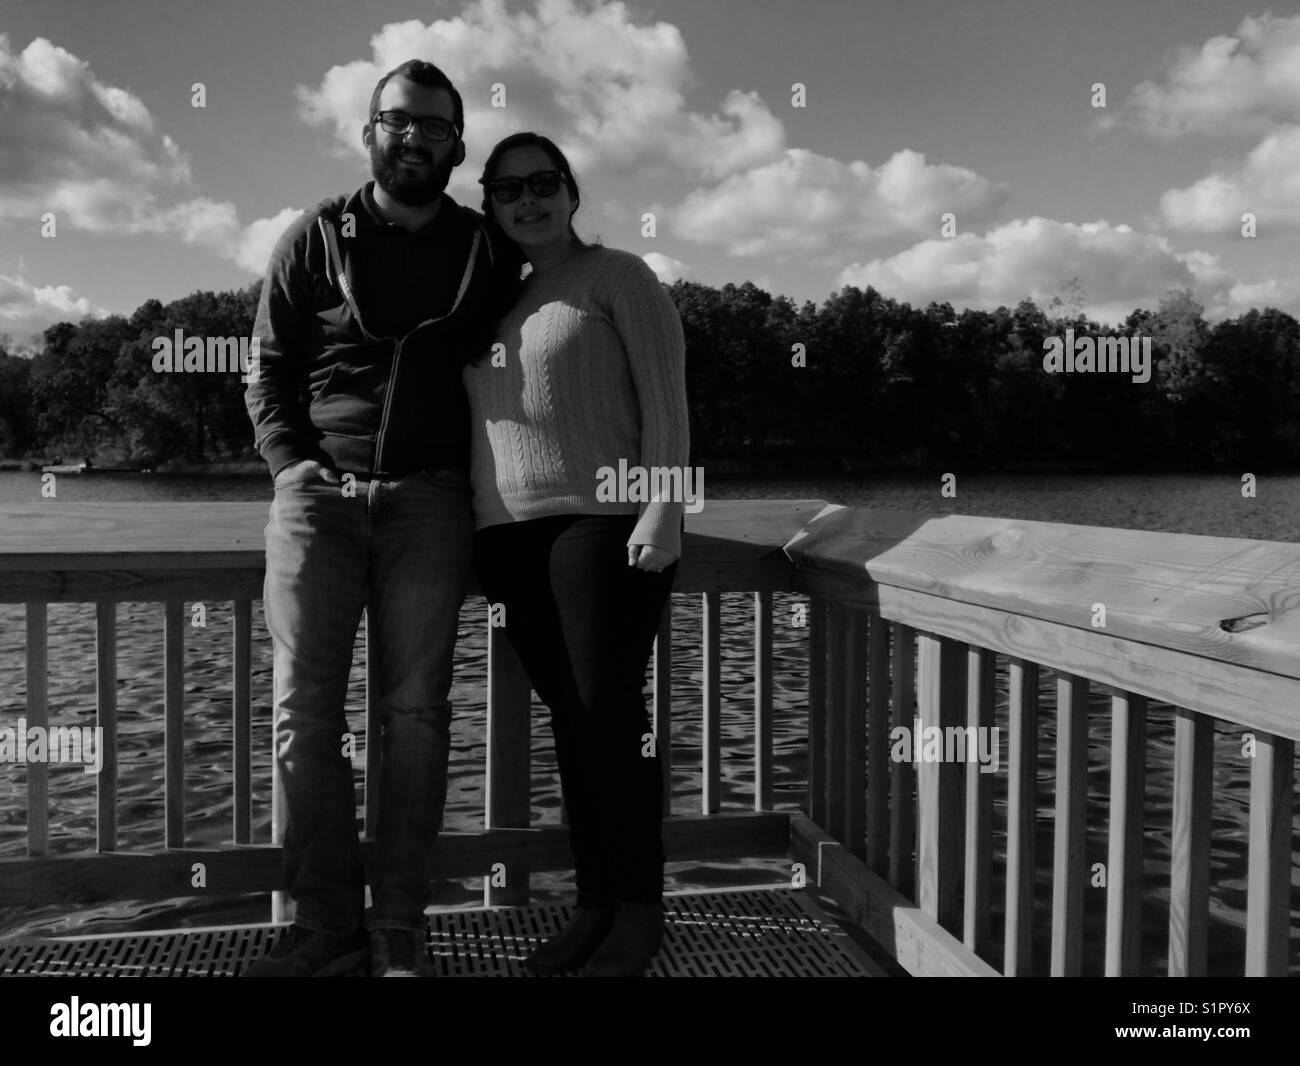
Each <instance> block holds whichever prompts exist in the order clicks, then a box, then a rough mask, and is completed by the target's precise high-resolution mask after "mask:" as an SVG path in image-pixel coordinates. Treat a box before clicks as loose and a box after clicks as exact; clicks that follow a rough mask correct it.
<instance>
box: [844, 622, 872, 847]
mask: <svg viewBox="0 0 1300 1066" xmlns="http://www.w3.org/2000/svg"><path fill="white" fill-rule="evenodd" d="M844 645H845V655H844V836H843V838H842V840H843V843H844V846H845V847H846V848H848V850H849V852H850V853H851V854H853V855H856V856H857V857H858V858H860V859H862V858H865V857H866V854H867V615H866V613H865V612H864V611H860V610H857V609H856V608H852V609H850V610H848V611H847V612H846V614H845V625H844Z"/></svg>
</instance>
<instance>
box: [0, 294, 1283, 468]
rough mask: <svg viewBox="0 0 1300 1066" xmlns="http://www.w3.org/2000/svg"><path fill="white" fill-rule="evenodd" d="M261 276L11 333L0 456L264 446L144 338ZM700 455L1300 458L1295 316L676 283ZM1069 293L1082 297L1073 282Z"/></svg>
mask: <svg viewBox="0 0 1300 1066" xmlns="http://www.w3.org/2000/svg"><path fill="white" fill-rule="evenodd" d="M260 288H261V282H260V281H259V282H255V283H254V284H252V285H250V286H248V287H247V288H245V289H240V290H236V291H231V292H221V293H211V292H196V293H194V294H192V295H190V296H187V297H184V298H183V299H180V300H175V301H173V302H172V303H169V304H165V305H164V304H162V303H161V302H160V301H158V300H149V301H147V302H146V303H145V304H143V305H142V306H141V307H140V308H139V309H137V310H136V311H135V313H134V314H132V315H131V316H130V317H123V316H112V317H109V318H103V319H93V318H87V319H83V320H82V321H81V322H80V323H79V324H73V323H70V322H60V323H58V324H57V325H54V326H51V327H50V328H49V329H47V330H46V331H45V332H44V334H43V337H42V340H43V345H42V347H41V349H40V351H39V352H38V353H37V354H35V355H34V356H32V357H30V358H28V357H22V356H18V355H15V354H12V353H11V352H10V351H8V350H6V348H5V346H4V344H3V343H0V458H6V459H24V458H27V459H32V458H49V457H52V456H55V455H63V456H78V457H79V456H82V455H89V456H93V457H94V458H95V459H96V461H97V462H100V463H101V464H102V463H103V462H104V460H108V461H117V462H125V463H129V464H132V465H142V466H151V467H155V468H157V467H160V466H162V467H165V464H166V463H167V462H168V461H180V462H182V463H185V464H190V465H194V464H204V463H211V462H231V461H235V462H238V461H242V460H255V459H256V455H255V453H254V451H253V433H252V427H251V425H250V423H249V421H248V417H247V415H246V413H245V410H244V404H243V384H242V382H241V381H240V377H239V374H237V373H228V374H217V373H167V374H164V373H157V372H155V371H154V370H153V366H152V362H153V355H154V350H155V349H154V346H153V342H154V341H155V339H156V338H159V337H168V338H170V337H172V336H173V335H174V334H175V332H176V331H177V330H181V331H183V333H184V334H185V335H186V336H208V337H239V336H244V337H249V336H251V333H252V328H253V318H254V315H255V312H256V308H257V300H258V294H259V292H260ZM668 292H669V294H670V296H671V297H672V299H673V302H674V304H675V305H676V307H677V309H678V312H679V313H680V315H681V319H682V326H683V329H684V331H685V336H686V354H687V358H686V373H687V394H688V397H689V400H690V408H691V450H692V457H691V461H692V463H693V464H697V465H704V466H710V465H712V467H713V468H714V469H717V470H734V471H736V472H743V473H772V472H787V473H814V472H827V471H855V470H889V469H922V468H926V469H930V468H933V467H934V466H940V467H942V468H944V469H959V470H966V471H970V470H981V469H1090V470H1151V469H1162V470H1176V469H1241V470H1255V469H1273V470H1277V469H1292V468H1296V467H1298V466H1300V417H1297V412H1300V324H1298V323H1297V321H1296V319H1295V318H1293V317H1291V316H1290V315H1288V314H1285V313H1284V312H1281V311H1277V310H1273V309H1266V310H1251V311H1248V312H1246V313H1244V314H1242V315H1240V316H1238V317H1236V318H1232V319H1225V320H1222V321H1219V322H1217V323H1214V324H1212V325H1211V324H1209V323H1207V322H1206V320H1205V318H1204V314H1203V308H1202V307H1200V306H1199V305H1198V304H1197V303H1196V302H1195V301H1194V299H1193V298H1192V296H1191V294H1190V293H1189V292H1186V291H1180V292H1172V293H1169V294H1168V295H1166V296H1165V297H1164V298H1163V299H1162V300H1161V301H1160V303H1159V306H1158V307H1157V308H1156V309H1155V310H1141V309H1139V310H1135V311H1133V312H1132V313H1131V314H1130V315H1129V316H1128V318H1127V319H1126V320H1125V322H1124V323H1123V325H1122V326H1121V327H1118V328H1113V329H1111V328H1104V327H1103V326H1101V325H1100V324H1099V323H1096V322H1091V321H1089V320H1087V319H1086V317H1084V316H1083V315H1082V314H1081V313H1079V312H1078V311H1077V306H1079V303H1080V301H1079V300H1077V299H1075V300H1072V301H1068V302H1067V301H1062V300H1060V299H1059V298H1057V299H1055V300H1053V301H1051V302H1050V303H1049V305H1048V307H1046V308H1040V307H1039V306H1037V305H1036V304H1035V303H1034V302H1033V301H1030V300H1024V301H1022V302H1021V303H1020V304H1018V305H1017V306H1016V307H1015V308H1014V309H1009V308H1006V307H999V308H998V309H997V310H996V311H976V310H966V311H963V312H961V313H960V314H959V313H957V312H956V311H954V309H953V308H952V307H951V305H949V304H946V303H943V304H939V303H931V304H929V305H928V306H926V307H924V308H914V307H911V306H910V305H908V304H907V303H902V302H899V301H896V300H893V299H890V298H888V297H885V296H883V295H881V294H880V293H878V292H876V291H875V290H874V289H872V288H868V289H866V290H865V291H863V290H861V289H858V288H854V287H851V286H850V287H846V288H844V289H841V290H840V291H839V292H837V293H835V294H834V295H833V296H831V297H829V298H828V299H827V300H825V301H824V302H823V303H822V304H821V306H817V305H815V304H814V303H812V302H811V301H808V302H806V303H804V304H803V305H802V306H796V305H795V304H794V303H793V302H792V301H791V300H789V299H788V298H786V297H784V296H772V295H771V294H769V293H767V292H765V291H763V290H762V289H760V288H758V287H756V286H755V285H753V284H751V283H749V282H746V283H745V284H743V285H739V286H737V285H730V284H729V285H725V286H723V287H721V288H715V287H712V286H708V285H702V284H699V283H697V282H685V281H679V282H676V283H674V284H673V285H671V286H669V287H668ZM1076 295H1077V294H1076ZM1066 329H1071V330H1072V331H1073V333H1074V335H1075V336H1080V337H1081V336H1085V335H1086V336H1092V337H1104V336H1116V337H1128V338H1135V337H1148V338H1150V340H1151V352H1152V366H1151V373H1150V380H1148V381H1145V382H1143V383H1137V382H1135V381H1134V380H1133V379H1132V376H1131V375H1129V374H1126V373H1048V372H1047V371H1046V370H1045V369H1044V362H1043V354H1044V350H1045V344H1044V342H1045V341H1046V340H1048V339H1049V338H1052V337H1061V336H1063V335H1064V334H1065V331H1066Z"/></svg>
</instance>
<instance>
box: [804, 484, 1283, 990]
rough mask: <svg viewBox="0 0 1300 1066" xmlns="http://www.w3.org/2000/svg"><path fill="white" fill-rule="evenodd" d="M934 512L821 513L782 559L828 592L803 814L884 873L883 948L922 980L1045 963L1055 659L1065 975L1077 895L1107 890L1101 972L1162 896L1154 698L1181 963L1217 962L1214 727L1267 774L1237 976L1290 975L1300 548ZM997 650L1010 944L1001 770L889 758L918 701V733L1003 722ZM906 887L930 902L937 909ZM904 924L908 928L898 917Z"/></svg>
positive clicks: (1053, 948) (1125, 948) (1122, 964)
mask: <svg viewBox="0 0 1300 1066" xmlns="http://www.w3.org/2000/svg"><path fill="white" fill-rule="evenodd" d="M923 517H924V516H908V515H903V514H901V513H890V512H876V511H863V510H854V509H828V511H827V512H826V513H824V514H823V515H821V516H820V517H819V518H818V519H816V520H814V521H813V522H812V523H810V524H809V526H808V527H807V528H806V529H805V530H804V532H803V534H802V535H801V536H800V537H798V538H797V539H796V541H795V542H793V543H792V544H791V545H790V546H789V548H788V554H789V556H790V557H791V559H792V560H793V561H795V563H796V564H797V565H798V566H799V568H800V580H799V581H798V582H797V583H796V586H797V587H799V588H801V589H802V590H803V591H806V592H808V593H810V594H811V595H812V597H813V600H812V618H813V620H814V626H815V628H814V631H813V635H812V643H811V657H812V664H811V667H810V669H811V670H812V677H813V681H814V683H813V685H812V686H811V690H810V693H811V694H810V700H811V705H812V720H813V722H814V723H816V722H818V721H824V722H825V723H826V726H825V730H826V732H825V736H824V737H823V736H821V735H819V731H818V730H817V729H816V728H815V727H814V729H813V730H812V734H811V736H810V749H811V753H812V754H811V762H812V766H813V781H812V786H811V793H812V795H811V800H810V804H811V806H810V813H811V817H812V819H813V821H814V822H817V823H819V824H821V825H822V826H824V827H825V829H826V830H827V831H828V832H829V834H830V835H831V836H832V837H834V838H835V839H836V840H838V841H841V842H843V843H844V845H845V846H846V847H847V848H848V850H849V851H850V852H851V853H853V854H854V855H855V856H857V857H859V858H861V859H863V860H865V866H866V868H867V869H868V870H869V871H870V875H869V876H866V877H859V878H858V880H857V883H850V881H849V880H848V879H846V880H845V885H844V886H843V888H844V892H845V894H846V896H847V897H848V898H850V899H851V900H852V901H853V902H854V905H855V908H854V909H855V914H856V916H857V917H858V919H859V920H860V921H861V922H862V923H863V924H864V925H865V926H866V927H867V928H868V929H870V930H872V931H873V932H875V933H876V934H877V936H878V938H884V939H885V940H886V941H889V940H890V939H891V933H892V934H893V939H894V943H895V948H896V953H897V954H899V955H900V957H905V958H906V959H907V961H908V962H909V963H910V965H909V966H908V968H909V969H912V970H913V972H975V971H973V970H972V969H971V967H972V965H973V964H972V956H975V957H978V958H979V959H983V960H985V961H987V960H989V959H994V958H997V957H998V955H999V954H1000V958H1001V972H1002V973H1005V974H1007V975H1015V974H1024V973H1028V972H1030V968H1031V963H1032V961H1033V942H1032V934H1033V929H1034V924H1035V923H1034V917H1035V904H1036V902H1037V897H1036V891H1035V874H1036V869H1037V864H1036V862H1035V840H1034V837H1035V829H1036V825H1037V821H1038V809H1037V798H1036V797H1037V791H1038V781H1037V776H1036V767H1037V752H1038V750H1039V748H1040V747H1041V746H1042V745H1043V744H1044V742H1045V739H1046V737H1045V731H1044V725H1045V722H1046V716H1045V715H1040V687H1039V671H1040V669H1043V668H1048V669H1051V670H1052V671H1054V672H1055V673H1056V676H1057V682H1056V714H1055V720H1054V726H1055V730H1054V734H1055V736H1054V745H1053V749H1054V750H1052V751H1051V752H1050V754H1051V755H1052V759H1053V764H1054V768H1055V770H1054V782H1055V787H1054V818H1053V841H1052V849H1051V866H1050V885H1051V889H1050V958H1049V964H1048V969H1049V972H1050V973H1051V974H1053V975H1074V974H1079V973H1080V972H1082V970H1083V961H1084V960H1083V947H1084V926H1083V913H1084V896H1085V893H1087V892H1089V891H1093V890H1094V888H1093V886H1098V887H1100V885H1102V884H1104V891H1105V903H1106V907H1105V935H1104V959H1102V960H1100V961H1101V967H1102V968H1103V969H1104V972H1105V973H1106V974H1107V975H1128V974H1133V973H1136V972H1138V969H1139V958H1140V944H1139V937H1138V932H1139V912H1140V908H1141V904H1142V900H1143V888H1145V889H1146V890H1147V891H1151V890H1152V889H1155V888H1157V887H1160V886H1156V885H1154V884H1153V883H1152V880H1151V879H1150V878H1148V879H1147V880H1146V882H1145V884H1144V882H1143V870H1142V860H1143V844H1144V840H1143V829H1144V814H1145V804H1144V790H1145V781H1146V767H1147V762H1148V759H1149V755H1150V749H1149V747H1148V744H1147V741H1146V727H1147V703H1148V700H1154V701H1160V702H1162V703H1167V704H1170V705H1172V706H1173V708H1174V711H1173V713H1174V716H1175V735H1174V753H1173V795H1172V809H1173V826H1172V838H1171V845H1170V855H1169V863H1170V869H1171V878H1170V882H1169V884H1168V891H1169V900H1170V902H1169V915H1168V920H1169V950H1168V966H1167V970H1168V973H1169V974H1171V975H1201V974H1204V973H1205V972H1206V955H1207V940H1208V936H1207V933H1208V929H1209V904H1210V887H1211V886H1210V854H1211V832H1212V825H1211V818H1210V814H1211V808H1212V801H1213V780H1212V776H1211V774H1212V770H1213V747H1212V744H1213V729H1214V722H1215V720H1220V721H1223V722H1228V723H1234V724H1235V725H1236V726H1238V727H1240V732H1239V733H1238V734H1237V735H1236V737H1235V739H1234V743H1235V744H1236V748H1237V751H1238V752H1239V753H1240V757H1241V758H1242V759H1243V761H1245V762H1246V763H1247V764H1248V765H1249V774H1250V795H1249V826H1248V833H1249V862H1248V868H1247V870H1246V871H1245V874H1246V880H1247V901H1246V916H1245V931H1246V937H1245V957H1244V960H1242V963H1241V969H1240V970H1237V971H1236V972H1238V973H1241V972H1244V973H1246V974H1247V975H1279V974H1285V973H1286V972H1287V966H1288V957H1289V954H1290V942H1289V935H1290V921H1291V920H1290V913H1289V911H1290V907H1289V894H1290V888H1291V866H1292V861H1293V847H1292V833H1293V826H1294V825H1295V822H1296V815H1295V803H1294V777H1295V766H1296V762H1295V741H1296V740H1297V739H1300V642H1298V641H1297V639H1296V638H1297V635H1298V634H1297V630H1298V628H1300V611H1298V610H1297V606H1298V605H1300V545H1294V544H1287V543H1275V542H1265V541H1246V540H1229V539H1223V538H1212V537H1193V536H1179V535H1173V534H1162V533H1142V532H1136V531H1132V530H1120V529H1101V528H1094V527H1086V526H1071V525H1057V524H1054V523H1040V522H1020V521H1013V520H1006V519H991V518H971V517H967V516H960V515H953V516H949V517H946V518H935V519H930V520H928V521H922V519H923ZM909 527H910V528H909ZM868 576H869V580H868V579H867V578H868ZM886 627H888V632H886ZM819 631H820V635H819ZM864 631H865V632H866V633H867V634H868V636H867V639H866V640H864V639H863V636H862V634H863V632H864ZM891 651H892V661H891ZM999 657H1001V658H1002V659H1004V660H1005V663H1006V667H1007V676H1008V685H1007V690H1008V691H1007V696H1008V710H1007V718H1006V720H1007V732H1008V752H1007V757H1006V760H1005V765H1006V775H1007V779H1006V803H1005V811H1006V814H1005V836H1006V846H1005V859H1004V862H1003V865H1002V871H1001V872H1003V873H1004V874H1005V886H1006V888H1005V906H1004V908H1003V913H1004V916H1005V920H1004V930H1003V936H1002V943H1001V945H1000V947H1001V951H1000V953H999V952H998V951H997V950H996V949H997V947H998V945H995V944H994V942H993V935H992V924H991V915H992V912H993V906H992V905H993V903H994V901H993V899H992V886H993V877H994V872H995V870H994V863H993V857H994V856H993V852H994V849H993V847H992V846H991V845H992V836H993V830H994V824H993V806H994V805H993V786H994V781H993V779H992V775H989V774H983V773H981V772H980V769H979V767H978V766H977V765H976V764H974V763H972V762H967V763H966V764H964V765H960V764H957V765H954V764H953V763H944V762H932V761H922V762H918V763H917V764H916V765H915V767H913V766H912V765H908V764H905V763H904V764H895V765H891V766H887V765H886V754H885V752H886V750H887V748H888V745H889V735H890V734H889V729H890V728H891V720H892V726H893V727H896V726H899V725H910V724H911V723H910V722H909V718H910V717H911V715H910V713H909V712H908V708H909V706H910V705H911V703H912V698H913V691H915V699H916V706H917V712H916V713H917V715H918V717H919V719H920V723H921V727H922V730H927V731H928V730H930V729H932V728H934V727H939V728H942V729H944V730H947V729H950V728H957V727H971V728H974V729H988V728H990V727H991V726H992V725H993V723H994V704H995V688H994V678H995V673H994V671H995V666H996V664H997V660H998V658H999ZM887 664H888V665H887ZM887 669H888V670H889V679H890V682H892V690H891V689H890V688H889V682H887V681H886V679H885V673H886V670H887ZM823 678H824V681H823V680H822V679H823ZM864 678H865V679H866V683H867V684H869V685H870V694H869V699H866V700H864V698H863V696H864V690H863V686H864ZM1093 683H1100V684H1102V685H1104V686H1107V687H1109V688H1110V689H1111V691H1112V693H1113V694H1112V696H1111V709H1110V717H1111V731H1110V732H1111V742H1110V748H1109V753H1108V760H1109V765H1110V789H1109V837H1108V850H1107V853H1106V855H1105V856H1103V858H1104V862H1101V863H1095V862H1089V861H1087V858H1086V855H1085V832H1086V828H1087V826H1088V825H1089V824H1090V823H1089V821H1088V819H1087V817H1086V804H1087V780H1086V774H1087V756H1088V751H1087V748H1088V740H1089V736H1090V731H1089V708H1088V697H1089V686H1090V684H1093ZM913 685H914V686H915V689H914V690H913ZM887 691H888V692H889V695H888V697H886V692H887ZM887 711H888V713H887ZM864 748H865V751H866V753H867V757H866V758H864V757H863V751H864ZM864 769H865V772H866V782H865V788H864V787H863V780H862V775H863V771H864ZM913 770H915V785H914V786H913V782H912V776H913ZM913 787H915V793H916V803H915V806H914V807H913V805H912V804H911V802H910V800H911V794H912V789H913ZM886 797H888V802H886ZM1098 822H1100V819H1096V818H1094V819H1093V820H1092V823H1091V824H1093V825H1094V826H1095V825H1096V824H1098ZM864 827H865V832H864V831H863V830H864ZM913 840H914V841H915V845H914V848H913ZM913 859H914V861H915V867H914V872H913V869H912V868H911V865H912V862H913ZM913 877H914V878H915V889H914V891H913ZM886 880H887V883H886ZM864 886H865V887H864ZM896 893H903V894H906V895H909V896H915V898H916V899H917V900H918V901H919V910H920V913H919V914H916V913H915V912H911V911H909V910H908V908H907V907H906V906H902V905H900V904H899V903H898V900H897V898H896ZM900 914H902V915H904V919H905V920H904V921H903V924H904V925H905V926H906V928H898V927H897V926H898V924H899V915H900ZM935 924H937V925H938V926H939V927H940V928H942V929H944V930H947V931H949V932H950V933H952V934H954V935H956V936H959V937H960V938H961V944H962V945H963V947H964V948H965V950H966V952H967V954H966V955H965V956H952V957H948V956H947V955H945V957H943V958H937V959H927V958H926V957H925V955H924V952H925V951H926V950H929V947H930V946H931V945H933V944H934V943H941V944H944V945H945V952H946V951H948V950H949V949H951V947H952V945H951V944H949V943H946V942H944V941H942V938H939V937H936V936H935V935H934V934H935V930H934V925H935Z"/></svg>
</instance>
